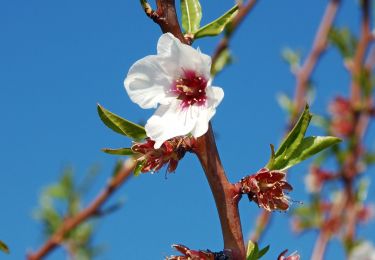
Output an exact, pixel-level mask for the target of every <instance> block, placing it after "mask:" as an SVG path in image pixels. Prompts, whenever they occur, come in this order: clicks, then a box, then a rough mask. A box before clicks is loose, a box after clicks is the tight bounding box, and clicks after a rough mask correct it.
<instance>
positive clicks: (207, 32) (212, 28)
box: [194, 5, 238, 39]
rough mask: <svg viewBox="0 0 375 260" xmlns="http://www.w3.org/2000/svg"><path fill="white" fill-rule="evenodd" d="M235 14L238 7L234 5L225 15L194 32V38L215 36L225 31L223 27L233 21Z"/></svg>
mask: <svg viewBox="0 0 375 260" xmlns="http://www.w3.org/2000/svg"><path fill="white" fill-rule="evenodd" d="M237 13H238V5H235V6H234V7H232V8H231V9H230V10H229V11H227V12H226V13H225V14H223V15H222V16H220V17H219V18H217V19H216V20H215V21H213V22H211V23H209V24H206V25H205V26H203V27H201V28H200V29H199V30H198V31H196V32H195V33H194V38H195V39H198V38H202V37H206V36H216V35H218V34H220V33H221V32H222V31H223V30H224V29H225V26H226V25H227V24H228V23H229V22H231V21H232V20H233V18H234V17H235V16H236V15H237Z"/></svg>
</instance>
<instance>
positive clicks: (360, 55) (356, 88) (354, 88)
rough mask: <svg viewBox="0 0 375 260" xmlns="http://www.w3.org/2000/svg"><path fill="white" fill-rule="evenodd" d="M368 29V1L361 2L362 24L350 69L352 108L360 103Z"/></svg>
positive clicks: (369, 39)
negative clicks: (361, 78)
mask: <svg viewBox="0 0 375 260" xmlns="http://www.w3.org/2000/svg"><path fill="white" fill-rule="evenodd" d="M371 38H372V37H371V28H370V1H369V0H364V1H362V23H361V36H360V39H359V42H358V45H357V50H356V53H355V56H354V59H353V65H352V67H351V69H352V71H351V72H352V83H351V88H350V89H351V101H352V105H353V107H357V106H359V105H360V103H361V86H360V80H359V79H360V76H361V72H362V70H363V61H364V59H365V55H366V52H367V48H368V45H369V43H370V41H371Z"/></svg>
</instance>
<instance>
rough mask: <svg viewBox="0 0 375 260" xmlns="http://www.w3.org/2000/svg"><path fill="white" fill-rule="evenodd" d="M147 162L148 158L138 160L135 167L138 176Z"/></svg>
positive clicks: (135, 173)
mask: <svg viewBox="0 0 375 260" xmlns="http://www.w3.org/2000/svg"><path fill="white" fill-rule="evenodd" d="M145 163H146V160H143V161H138V162H137V165H136V166H135V168H134V175H135V176H138V175H139V174H140V173H141V170H142V167H143V165H144V164H145Z"/></svg>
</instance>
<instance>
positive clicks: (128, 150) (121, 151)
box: [102, 148, 134, 155]
mask: <svg viewBox="0 0 375 260" xmlns="http://www.w3.org/2000/svg"><path fill="white" fill-rule="evenodd" d="M102 151H103V152H105V153H109V154H116V155H133V154H134V152H133V150H132V149H131V148H119V149H111V148H103V149H102Z"/></svg>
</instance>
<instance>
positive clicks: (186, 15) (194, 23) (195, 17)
mask: <svg viewBox="0 0 375 260" xmlns="http://www.w3.org/2000/svg"><path fill="white" fill-rule="evenodd" d="M181 19H182V28H183V29H184V30H185V33H189V34H191V33H194V32H196V31H198V29H199V26H200V23H201V19H202V8H201V4H200V3H199V0H181Z"/></svg>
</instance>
